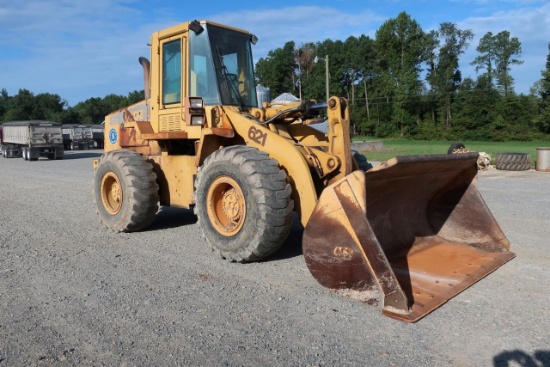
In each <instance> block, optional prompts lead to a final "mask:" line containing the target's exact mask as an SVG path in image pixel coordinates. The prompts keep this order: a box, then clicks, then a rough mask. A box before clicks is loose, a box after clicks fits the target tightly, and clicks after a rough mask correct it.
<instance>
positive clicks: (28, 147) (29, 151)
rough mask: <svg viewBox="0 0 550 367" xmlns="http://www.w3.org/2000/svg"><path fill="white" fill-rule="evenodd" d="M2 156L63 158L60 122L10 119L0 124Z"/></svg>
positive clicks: (29, 158)
mask: <svg viewBox="0 0 550 367" xmlns="http://www.w3.org/2000/svg"><path fill="white" fill-rule="evenodd" d="M1 152H2V156H3V157H4V158H14V157H22V158H23V159H25V160H28V161H36V160H38V158H40V157H45V158H48V159H63V154H64V150H63V137H62V132H61V124H60V123H57V122H52V121H43V120H30V121H10V122H5V123H4V124H3V125H2V149H1Z"/></svg>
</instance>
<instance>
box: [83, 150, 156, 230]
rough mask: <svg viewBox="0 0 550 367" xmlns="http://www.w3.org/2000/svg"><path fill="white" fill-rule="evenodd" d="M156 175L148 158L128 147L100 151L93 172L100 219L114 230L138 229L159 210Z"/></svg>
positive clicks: (149, 221) (152, 218)
mask: <svg viewBox="0 0 550 367" xmlns="http://www.w3.org/2000/svg"><path fill="white" fill-rule="evenodd" d="M156 180H157V176H156V174H155V173H154V172H153V165H152V164H151V163H150V162H148V161H147V158H145V157H144V156H142V155H141V154H139V153H136V152H134V151H131V150H115V151H112V152H108V153H107V154H105V155H103V156H102V157H101V158H100V160H99V163H98V166H97V169H96V172H95V176H94V199H95V202H96V206H97V213H98V216H99V219H100V220H101V222H102V223H103V224H104V225H105V226H106V227H107V228H109V229H112V230H113V231H116V232H133V231H139V230H141V229H143V228H145V227H147V226H148V225H150V224H151V223H152V222H153V220H154V219H155V215H156V213H157V211H158V201H159V196H158V184H157V181H156Z"/></svg>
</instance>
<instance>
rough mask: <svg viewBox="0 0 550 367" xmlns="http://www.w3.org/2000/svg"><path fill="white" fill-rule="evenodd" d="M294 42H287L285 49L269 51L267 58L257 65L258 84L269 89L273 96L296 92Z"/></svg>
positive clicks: (260, 60)
mask: <svg viewBox="0 0 550 367" xmlns="http://www.w3.org/2000/svg"><path fill="white" fill-rule="evenodd" d="M294 56H295V51H294V42H292V41H291V42H287V43H286V44H285V45H284V47H283V48H278V49H276V50H274V51H269V52H268V54H267V57H266V58H261V59H259V60H258V62H257V63H256V78H257V79H258V84H261V85H263V86H264V87H268V88H269V89H270V90H271V95H272V96H278V95H279V94H282V93H286V92H290V93H292V92H294V88H295V70H296V62H295V59H294Z"/></svg>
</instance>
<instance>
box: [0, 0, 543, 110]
mask: <svg viewBox="0 0 550 367" xmlns="http://www.w3.org/2000/svg"><path fill="white" fill-rule="evenodd" d="M403 11H405V12H407V13H408V14H409V15H410V17H411V18H412V19H414V20H416V21H417V22H418V23H419V24H420V26H421V27H422V29H423V30H424V31H426V32H428V31H430V30H434V29H437V28H438V27H439V24H440V23H443V22H451V23H455V24H456V25H457V27H458V28H459V29H462V30H466V29H470V30H472V31H473V33H474V35H475V36H474V39H473V40H472V41H471V42H470V46H469V48H468V49H467V51H466V52H465V53H464V54H463V55H462V57H461V59H460V69H461V71H462V76H463V78H464V77H471V78H474V79H475V78H477V74H476V71H475V68H474V67H473V66H471V65H470V63H471V62H472V61H473V60H474V58H475V57H476V56H477V55H478V53H477V52H476V47H477V45H478V43H479V40H480V38H481V37H483V35H485V34H486V33H487V32H492V33H493V34H496V33H499V32H501V31H504V30H507V31H509V32H510V36H511V37H517V38H518V39H519V41H520V42H521V46H522V54H521V56H520V57H519V58H520V60H523V61H524V62H523V64H522V65H514V66H512V71H511V75H512V76H513V78H514V80H515V91H516V92H517V93H525V94H528V93H529V91H530V88H531V87H532V86H533V84H534V83H535V82H536V81H538V80H539V79H540V78H541V71H542V70H544V69H545V67H546V57H547V55H548V52H549V50H548V44H549V43H550V2H549V1H548V0H460V1H459V0H433V1H431V0H382V1H380V0H376V1H370V0H362V1H361V0H301V1H300V0H292V1H290V0H279V1H277V2H271V3H267V2H260V1H257V0H255V1H249V0H239V1H226V0H223V1H221V0H220V1H216V0H210V1H205V2H201V1H186V0H149V1H137V0H0V90H2V89H4V88H5V89H6V90H7V91H8V94H9V95H10V96H13V95H16V94H17V93H18V91H19V89H28V90H30V91H31V92H33V93H34V94H35V95H36V94H39V93H55V94H58V95H59V96H60V97H61V98H62V99H64V100H66V101H67V103H68V105H69V106H74V105H76V104H77V103H78V102H81V101H84V100H86V99H88V98H92V97H99V98H103V97H104V96H106V95H108V94H112V93H114V94H120V95H127V94H128V93H129V92H132V91H134V90H141V89H143V74H142V69H141V66H140V65H139V63H138V61H137V60H138V57H139V56H146V57H149V47H148V46H147V43H149V42H150V37H151V33H153V32H154V31H157V30H160V29H163V28H167V27H170V26H172V25H175V24H178V23H181V22H185V21H189V20H193V19H198V20H211V21H214V22H218V23H222V24H227V25H230V26H234V27H237V28H242V29H246V30H248V31H249V32H251V33H253V34H255V35H256V36H257V37H258V38H259V42H258V43H257V44H256V45H255V46H254V47H253V53H254V59H255V61H257V60H258V59H259V58H261V57H266V56H267V53H268V52H269V51H270V50H274V49H277V48H281V47H283V46H284V44H285V43H286V42H288V41H294V42H295V44H296V46H300V45H301V44H304V43H308V42H314V43H315V42H323V41H324V40H326V39H331V40H333V41H336V40H341V41H345V40H346V38H348V37H349V36H355V37H358V36H360V35H362V34H364V35H367V36H369V37H371V38H373V39H374V38H375V33H376V30H377V29H378V28H379V27H380V26H381V25H382V24H383V23H384V22H385V21H386V20H388V19H391V18H396V17H397V15H398V14H399V13H401V12H403Z"/></svg>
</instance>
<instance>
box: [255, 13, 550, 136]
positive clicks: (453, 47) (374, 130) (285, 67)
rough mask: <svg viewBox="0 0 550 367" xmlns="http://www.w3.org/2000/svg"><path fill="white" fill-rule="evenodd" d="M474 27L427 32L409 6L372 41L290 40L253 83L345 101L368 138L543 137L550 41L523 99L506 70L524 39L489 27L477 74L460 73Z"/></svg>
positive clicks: (549, 130) (549, 128)
mask: <svg viewBox="0 0 550 367" xmlns="http://www.w3.org/2000/svg"><path fill="white" fill-rule="evenodd" d="M473 38H474V34H473V32H472V31H471V30H462V29H459V28H458V27H457V26H456V24H454V23H450V22H444V23H441V24H440V25H439V28H438V29H437V30H433V31H430V32H426V31H424V30H423V29H422V28H421V27H420V25H419V24H418V22H417V21H415V20H414V19H412V18H411V17H410V16H409V15H408V14H407V13H406V12H402V13H400V14H399V15H398V16H397V17H396V18H394V19H389V20H387V21H386V22H384V23H383V24H382V25H381V27H380V28H379V29H378V30H377V31H376V33H375V38H374V39H372V38H370V37H368V36H365V35H361V36H359V37H354V36H351V37H349V38H347V39H346V40H345V41H333V40H330V39H327V40H325V41H323V42H318V43H306V44H303V45H301V46H299V47H297V46H296V45H295V43H294V42H287V43H286V44H285V45H284V46H283V47H282V48H277V49H275V50H272V51H270V52H269V53H268V55H267V57H265V58H262V59H260V60H258V62H257V64H256V76H257V79H258V83H259V84H261V85H263V86H265V87H268V88H269V89H270V92H271V96H272V97H274V96H277V95H279V94H280V93H284V92H290V93H293V94H294V95H296V96H299V97H300V98H302V99H308V98H311V99H316V100H325V99H326V95H325V94H326V93H325V76H326V72H325V68H326V66H327V65H326V64H327V63H328V67H329V89H330V94H331V95H343V96H345V97H347V98H348V100H349V101H350V105H351V107H350V114H351V120H352V123H353V126H352V128H353V132H354V134H356V135H364V136H373V137H408V138H415V139H446V140H462V139H465V140H466V139H467V140H494V141H503V140H533V139H549V138H550V137H549V136H548V134H550V114H549V113H550V44H549V55H548V58H547V64H546V70H543V71H542V78H541V80H540V81H538V82H537V83H535V85H534V86H533V87H532V88H531V93H530V94H529V95H524V94H519V95H518V94H516V93H515V91H514V79H513V77H512V76H511V73H510V71H511V69H512V68H513V67H514V66H515V65H520V64H522V63H523V61H522V60H521V59H520V57H521V42H520V41H519V40H518V38H517V37H512V36H511V35H510V32H508V31H502V32H499V33H496V34H494V33H492V32H488V33H487V34H485V35H484V36H483V37H482V38H481V40H480V42H479V44H478V46H477V48H476V51H477V53H478V56H477V57H476V58H475V59H474V60H473V61H472V62H471V64H472V65H473V66H474V67H475V70H476V72H477V73H478V76H477V78H476V79H472V78H463V77H462V74H461V70H460V66H459V58H460V56H461V55H462V54H464V52H465V51H466V50H467V49H468V47H469V46H470V42H471V41H472V39H473Z"/></svg>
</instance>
